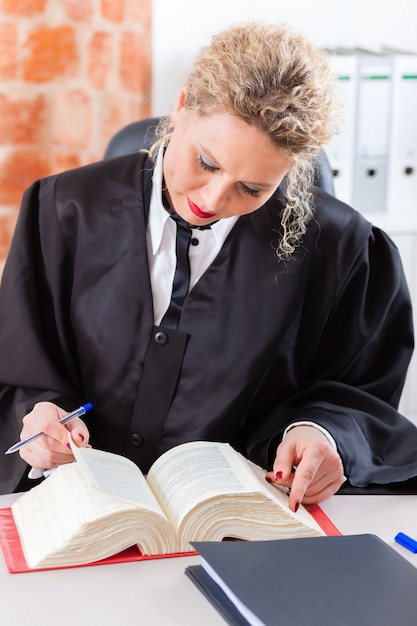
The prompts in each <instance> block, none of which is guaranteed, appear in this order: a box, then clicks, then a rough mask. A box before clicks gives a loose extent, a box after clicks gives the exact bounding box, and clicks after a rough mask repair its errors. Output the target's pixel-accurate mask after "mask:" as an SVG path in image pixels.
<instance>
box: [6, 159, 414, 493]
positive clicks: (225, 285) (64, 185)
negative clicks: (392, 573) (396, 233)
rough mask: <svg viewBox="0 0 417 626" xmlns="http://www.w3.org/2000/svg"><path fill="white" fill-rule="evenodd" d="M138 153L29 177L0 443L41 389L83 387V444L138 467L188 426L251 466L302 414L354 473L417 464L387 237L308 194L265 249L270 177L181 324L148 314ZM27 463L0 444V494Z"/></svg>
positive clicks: (396, 474) (61, 401)
mask: <svg viewBox="0 0 417 626" xmlns="http://www.w3.org/2000/svg"><path fill="white" fill-rule="evenodd" d="M144 158H145V157H144V156H143V155H140V154H138V155H130V156H126V157H120V158H118V159H115V160H110V161H103V162H100V163H96V164H93V165H89V166H87V167H83V168H79V169H76V170H72V171H69V172H66V173H63V174H60V175H58V176H53V177H49V178H47V179H44V180H41V181H38V182H36V183H34V184H33V185H32V186H31V188H30V189H29V190H28V191H27V192H26V193H25V195H24V200H23V204H22V207H21V210H20V214H19V219H18V224H17V227H16V231H15V236H14V239H13V242H12V246H11V249H10V253H9V258H8V261H7V263H6V267H5V270H4V275H3V281H2V286H1V291H0V381H1V385H0V441H1V443H2V447H3V448H4V450H6V449H7V448H8V447H9V446H10V445H11V444H13V443H15V441H17V440H18V439H19V433H20V430H21V422H22V417H23V416H24V415H25V413H27V412H28V411H30V410H31V409H32V407H33V405H34V404H35V403H36V402H38V401H41V400H50V401H53V402H56V403H57V404H58V405H60V406H62V407H63V408H65V409H67V410H71V409H74V408H75V407H77V406H79V405H80V404H82V403H85V402H91V403H92V404H93V405H94V409H93V411H92V412H91V413H89V414H88V415H87V416H86V422H87V424H88V428H89V430H90V433H91V443H92V445H93V446H95V447H98V448H102V449H106V450H111V451H114V452H116V453H120V454H123V455H125V456H127V457H129V458H131V459H133V460H134V461H135V462H136V463H138V464H139V465H140V467H141V468H142V469H143V470H144V471H147V469H148V468H149V465H150V464H151V463H152V461H154V460H155V459H156V458H157V457H158V456H159V455H160V454H161V453H162V452H164V451H165V450H167V449H168V448H170V447H172V446H175V445H176V444H179V443H181V442H184V441H188V440H198V439H206V440H222V441H229V442H230V443H231V444H232V445H234V446H235V447H236V448H238V449H239V450H241V451H243V453H244V454H245V455H247V456H248V457H250V458H251V459H253V460H254V461H256V462H257V463H259V464H260V465H262V466H264V467H269V466H270V465H271V463H272V462H273V459H274V455H275V449H276V445H277V443H278V442H279V441H280V438H281V436H282V431H283V429H284V428H285V427H286V426H287V425H288V424H290V423H291V422H294V421H298V420H312V421H314V422H316V423H317V424H321V425H322V426H323V427H325V428H326V429H327V430H328V431H329V432H330V433H331V434H332V435H333V437H334V439H335V440H336V442H337V446H338V450H339V452H340V455H341V457H342V460H343V464H344V468H345V473H346V475H347V476H348V478H349V481H350V483H351V484H353V485H357V486H361V485H367V484H369V483H388V482H392V481H394V482H395V481H404V480H406V479H408V478H409V477H411V476H416V475H417V429H416V427H415V426H414V425H413V424H412V423H411V422H409V421H408V420H406V419H405V418H404V417H403V416H401V415H400V414H399V413H398V412H397V410H396V407H397V405H398V401H399V398H400V394H401V389H402V386H403V383H404V378H405V374H406V369H407V365H408V363H409V360H410V357H411V352H412V345H413V338H412V316H411V305H410V299H409V293H408V290H407V286H406V282H405V279H404V275H403V270H402V266H401V262H400V258H399V255H398V251H397V249H396V247H395V246H394V244H393V243H392V242H391V240H390V239H389V238H388V237H387V235H386V234H385V233H383V232H382V231H381V230H379V229H377V228H374V227H372V226H371V224H369V223H368V222H367V221H366V220H365V219H364V218H363V217H362V216H361V215H360V214H359V213H357V212H355V211H354V210H352V209H351V208H350V207H348V206H346V205H345V204H342V203H341V202H338V201H337V200H335V199H334V198H333V197H331V196H329V195H327V194H325V193H324V192H321V191H318V190H317V193H316V197H315V217H314V220H313V221H311V222H310V223H309V225H308V229H307V233H306V235H305V236H304V240H303V243H302V245H301V246H300V247H299V249H298V251H297V253H296V255H295V257H294V258H293V259H292V260H291V261H289V262H286V263H285V262H279V261H278V260H277V257H276V255H275V245H276V241H277V237H278V225H279V221H280V212H281V211H282V208H283V200H282V195H281V192H280V191H279V190H278V191H277V192H276V194H274V198H273V199H271V200H270V201H268V202H267V203H266V205H264V206H263V207H261V208H260V209H259V210H258V211H255V212H254V213H251V214H250V215H246V216H243V217H240V218H239V220H238V222H237V223H236V225H235V227H234V228H233V229H232V231H231V233H230V234H229V236H228V238H227V240H226V242H225V244H224V246H223V248H222V250H221V251H220V253H219V254H218V256H217V257H216V259H215V260H214V261H213V263H212V264H211V265H210V267H209V268H208V269H207V271H206V272H205V273H204V275H203V276H202V278H201V279H200V280H199V281H198V283H197V284H196V285H195V287H194V288H193V289H192V291H191V292H190V294H189V295H188V297H187V300H186V302H185V305H184V309H183V314H182V318H181V322H180V325H179V328H178V330H176V331H172V330H167V329H163V328H161V327H155V326H154V323H153V310H152V295H151V286H150V279H149V269H148V260H147V247H146V215H145V210H144V204H146V203H144V189H143V165H144ZM26 470H27V467H26V465H25V463H24V462H23V461H22V460H21V459H20V457H19V455H18V454H14V455H8V456H5V455H4V454H0V492H1V493H6V492H11V491H13V490H14V489H16V487H17V485H18V482H19V480H20V478H21V477H22V475H23V473H24V472H25V471H26Z"/></svg>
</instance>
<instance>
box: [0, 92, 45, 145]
mask: <svg viewBox="0 0 417 626" xmlns="http://www.w3.org/2000/svg"><path fill="white" fill-rule="evenodd" d="M45 119H46V102H45V98H44V96H38V97H36V98H35V99H34V100H31V101H29V100H9V98H7V97H6V96H4V95H1V94H0V143H20V144H22V143H32V144H33V143H39V142H40V141H41V140H42V138H43V137H44V132H45Z"/></svg>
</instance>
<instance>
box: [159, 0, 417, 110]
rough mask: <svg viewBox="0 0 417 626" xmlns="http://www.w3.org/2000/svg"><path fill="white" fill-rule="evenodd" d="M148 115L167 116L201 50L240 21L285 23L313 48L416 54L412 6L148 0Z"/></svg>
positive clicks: (416, 10) (416, 19) (410, 0)
mask: <svg viewBox="0 0 417 626" xmlns="http://www.w3.org/2000/svg"><path fill="white" fill-rule="evenodd" d="M152 10H153V16H152V20H153V22H152V28H153V93H152V101H153V115H164V114H166V113H170V112H171V107H172V104H173V101H174V98H175V94H176V92H177V89H178V88H179V87H180V85H181V83H182V81H183V78H184V75H185V73H186V71H187V70H188V69H189V68H190V66H191V63H192V61H193V59H194V57H195V55H196V54H197V53H198V51H199V49H200V47H201V46H203V45H205V44H207V43H208V42H209V39H210V37H211V35H212V34H213V33H215V32H217V31H219V30H223V29H224V28H225V27H227V26H228V25H229V24H232V23H235V22H241V21H244V20H246V19H259V20H266V21H274V22H288V23H290V24H291V25H292V26H294V27H295V28H296V29H297V30H299V31H301V32H302V33H304V34H305V35H307V37H309V38H310V39H311V41H312V42H313V43H314V44H316V45H317V46H319V47H331V46H337V45H342V46H366V47H370V48H378V47H380V46H382V45H389V46H391V47H401V48H407V49H410V50H417V2H416V0H396V1H395V2H390V3H388V4H387V3H386V2H379V3H378V2H376V1H375V0H342V1H340V0H316V1H314V0H285V1H284V0H208V1H206V2H199V1H198V0H153V9H152Z"/></svg>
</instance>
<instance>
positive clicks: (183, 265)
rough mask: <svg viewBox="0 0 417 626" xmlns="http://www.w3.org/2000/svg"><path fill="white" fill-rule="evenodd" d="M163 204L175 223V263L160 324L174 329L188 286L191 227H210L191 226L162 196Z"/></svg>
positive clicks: (209, 225) (208, 225)
mask: <svg viewBox="0 0 417 626" xmlns="http://www.w3.org/2000/svg"><path fill="white" fill-rule="evenodd" d="M164 206H165V208H166V209H167V211H168V213H169V214H170V217H171V218H172V219H173V220H174V221H175V222H176V224H177V240H176V256H177V265H176V267H175V274H174V282H173V285H172V294H171V302H170V303H169V307H168V309H167V310H166V312H165V314H164V317H163V318H162V320H161V326H165V327H166V328H172V329H175V328H176V327H177V326H178V322H179V321H180V317H181V311H182V306H183V304H184V300H185V298H186V297H187V293H188V289H189V287H190V260H189V257H188V251H189V248H190V241H191V235H192V230H191V228H197V229H198V230H205V229H207V228H211V224H207V225H206V226H193V227H191V226H190V225H189V224H188V222H186V221H185V220H183V219H182V217H180V216H179V215H178V213H175V211H173V209H172V208H171V207H170V206H169V204H168V202H167V201H166V198H164Z"/></svg>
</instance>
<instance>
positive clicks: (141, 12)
mask: <svg viewBox="0 0 417 626" xmlns="http://www.w3.org/2000/svg"><path fill="white" fill-rule="evenodd" d="M109 2H111V0H109ZM127 17H128V19H129V21H130V22H135V23H137V24H142V25H143V26H147V27H150V26H151V22H152V0H131V2H130V5H129V10H128V15H127Z"/></svg>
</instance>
